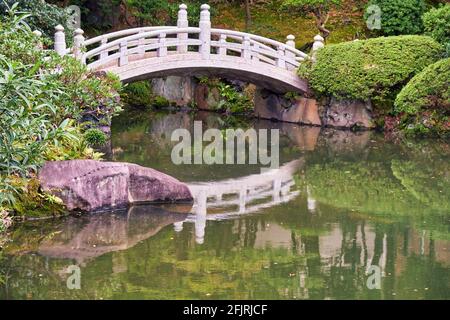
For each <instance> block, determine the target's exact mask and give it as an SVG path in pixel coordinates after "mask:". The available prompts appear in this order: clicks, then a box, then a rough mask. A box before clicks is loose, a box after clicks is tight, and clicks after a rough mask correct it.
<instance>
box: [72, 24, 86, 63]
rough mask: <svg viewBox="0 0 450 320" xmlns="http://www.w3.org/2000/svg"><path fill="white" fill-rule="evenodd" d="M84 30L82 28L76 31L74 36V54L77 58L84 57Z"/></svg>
mask: <svg viewBox="0 0 450 320" xmlns="http://www.w3.org/2000/svg"><path fill="white" fill-rule="evenodd" d="M83 34H84V31H83V30H81V29H80V28H78V29H76V30H75V31H74V37H73V56H74V57H75V59H77V60H80V61H81V60H82V59H83V46H84V36H83Z"/></svg>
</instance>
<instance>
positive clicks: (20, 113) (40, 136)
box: [0, 8, 120, 209]
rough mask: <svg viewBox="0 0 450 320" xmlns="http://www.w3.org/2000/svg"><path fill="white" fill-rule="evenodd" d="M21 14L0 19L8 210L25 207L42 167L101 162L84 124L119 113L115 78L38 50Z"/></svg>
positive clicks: (0, 184) (0, 146)
mask: <svg viewBox="0 0 450 320" xmlns="http://www.w3.org/2000/svg"><path fill="white" fill-rule="evenodd" d="M17 10H18V9H17V8H13V9H12V10H11V11H10V12H8V14H7V15H5V16H1V17H0V97H1V99H0V115H1V116H0V207H1V206H4V207H5V206H6V207H7V209H8V208H9V209H11V208H12V209H14V205H15V204H17V203H18V201H16V200H17V199H20V202H21V203H24V200H23V199H22V198H21V197H24V195H25V194H27V187H26V185H27V184H28V179H29V178H30V177H32V176H33V175H35V173H36V171H37V169H38V168H39V167H40V165H41V164H42V163H43V162H44V161H47V160H68V159H75V158H97V157H98V154H96V153H94V152H93V151H92V149H91V148H89V147H88V146H87V144H86V142H85V140H84V136H83V133H82V127H83V126H81V125H80V123H81V122H84V121H86V120H89V119H93V118H94V120H95V119H100V121H105V122H109V121H110V119H111V117H112V115H113V114H114V113H115V112H117V111H119V110H120V99H119V95H118V92H117V90H119V89H120V82H119V81H118V79H117V77H113V76H111V75H108V74H97V73H90V72H87V70H86V67H85V66H83V65H81V64H80V63H79V62H78V61H76V60H74V59H73V58H70V57H64V58H61V57H59V56H58V55H56V53H54V52H52V51H44V50H41V49H39V48H38V39H37V38H36V37H35V36H34V35H33V33H32V32H31V29H30V27H29V26H28V25H27V23H26V22H25V21H26V19H27V17H28V15H27V14H18V12H17ZM18 180H19V181H20V180H23V181H25V183H22V182H21V183H17V181H18ZM24 186H25V187H24ZM41 196H42V197H44V198H45V196H44V195H41Z"/></svg>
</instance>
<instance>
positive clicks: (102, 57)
mask: <svg viewBox="0 0 450 320" xmlns="http://www.w3.org/2000/svg"><path fill="white" fill-rule="evenodd" d="M107 43H108V38H106V37H105V38H103V39H102V40H101V41H100V46H103V45H105V44H107ZM108 55H109V53H108V50H103V51H102V52H100V60H103V59H106V58H108Z"/></svg>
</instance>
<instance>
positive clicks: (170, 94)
mask: <svg viewBox="0 0 450 320" xmlns="http://www.w3.org/2000/svg"><path fill="white" fill-rule="evenodd" d="M194 88H195V82H194V79H193V78H192V77H179V76H168V77H165V78H157V79H153V80H152V91H153V93H154V94H155V95H157V96H161V97H164V98H166V99H167V100H168V101H170V102H171V103H175V104H176V105H177V106H186V105H188V104H189V103H191V102H192V100H193V97H194Z"/></svg>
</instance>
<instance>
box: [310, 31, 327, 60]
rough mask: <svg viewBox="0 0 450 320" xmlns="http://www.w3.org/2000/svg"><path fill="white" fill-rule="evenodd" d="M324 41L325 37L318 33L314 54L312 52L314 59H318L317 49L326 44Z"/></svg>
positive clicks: (315, 39) (313, 48)
mask: <svg viewBox="0 0 450 320" xmlns="http://www.w3.org/2000/svg"><path fill="white" fill-rule="evenodd" d="M324 41H325V39H324V38H323V37H322V36H321V35H320V34H318V35H316V36H315V37H314V43H313V47H312V54H311V55H312V58H313V60H316V54H317V50H319V49H321V48H323V47H324V46H325V43H324Z"/></svg>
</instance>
